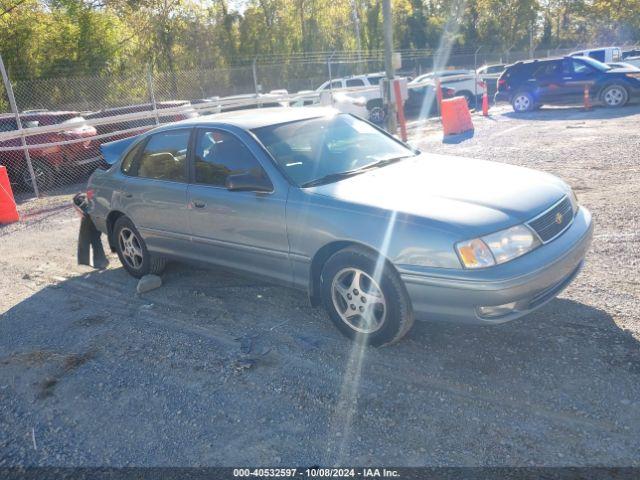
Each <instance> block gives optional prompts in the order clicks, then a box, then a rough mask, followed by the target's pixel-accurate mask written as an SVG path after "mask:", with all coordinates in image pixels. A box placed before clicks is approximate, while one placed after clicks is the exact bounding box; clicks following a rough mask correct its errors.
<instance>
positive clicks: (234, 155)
mask: <svg viewBox="0 0 640 480" xmlns="http://www.w3.org/2000/svg"><path fill="white" fill-rule="evenodd" d="M239 135H242V134H241V133H239V134H236V133H233V132H231V131H227V130H223V129H216V128H200V129H198V130H197V133H196V139H195V147H194V152H193V155H192V166H191V183H190V184H189V188H188V202H189V222H190V225H191V232H192V237H193V253H194V254H195V255H197V256H200V257H201V258H203V259H205V260H208V261H211V262H213V263H216V264H219V265H223V266H227V267H231V268H234V269H239V270H244V271H247V272H250V273H252V274H258V275H262V276H265V277H270V278H272V279H275V280H279V281H283V282H286V283H290V282H291V278H292V277H291V268H290V264H289V243H288V240H287V231H286V224H285V206H286V200H287V193H288V188H286V187H283V185H282V184H278V185H276V184H274V183H273V182H272V185H274V188H273V190H272V191H271V192H268V193H264V192H261V193H258V192H251V191H230V190H227V188H226V187H225V182H226V180H227V177H228V176H229V175H235V174H240V173H252V174H254V175H260V176H264V177H265V178H268V175H267V173H266V172H265V169H264V168H263V166H262V165H261V163H260V161H259V160H258V158H257V157H258V156H264V153H263V152H262V150H260V149H259V148H258V147H257V145H255V142H253V144H252V142H251V139H250V137H249V135H247V134H244V136H245V137H247V138H246V139H241V138H240V136H239ZM264 160H265V161H266V160H267V159H264Z"/></svg>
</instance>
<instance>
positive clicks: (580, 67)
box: [573, 60, 593, 75]
mask: <svg viewBox="0 0 640 480" xmlns="http://www.w3.org/2000/svg"><path fill="white" fill-rule="evenodd" d="M591 72H593V68H591V67H590V66H589V65H587V64H586V63H583V62H580V61H578V60H574V61H573V73H577V74H579V75H585V74H588V73H591Z"/></svg>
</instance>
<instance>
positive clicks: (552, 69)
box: [532, 62, 560, 78]
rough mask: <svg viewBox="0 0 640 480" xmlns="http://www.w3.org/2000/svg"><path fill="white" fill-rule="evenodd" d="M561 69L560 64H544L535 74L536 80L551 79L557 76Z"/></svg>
mask: <svg viewBox="0 0 640 480" xmlns="http://www.w3.org/2000/svg"><path fill="white" fill-rule="evenodd" d="M559 69H560V63H559V62H544V63H542V64H541V65H540V66H539V67H538V68H537V69H536V71H535V72H534V73H533V75H532V76H533V77H534V78H543V77H550V76H552V75H557V74H558V72H559Z"/></svg>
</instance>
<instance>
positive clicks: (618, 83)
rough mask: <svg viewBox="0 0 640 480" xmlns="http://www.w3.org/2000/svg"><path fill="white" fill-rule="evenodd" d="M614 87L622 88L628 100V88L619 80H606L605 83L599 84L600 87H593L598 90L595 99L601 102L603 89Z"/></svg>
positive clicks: (629, 93) (629, 94)
mask: <svg viewBox="0 0 640 480" xmlns="http://www.w3.org/2000/svg"><path fill="white" fill-rule="evenodd" d="M614 85H615V86H618V87H622V88H623V89H624V90H625V91H626V92H627V98H630V96H631V92H630V91H629V86H628V85H627V84H626V83H625V82H623V81H621V80H620V79H610V80H607V81H606V82H603V83H601V84H600V85H597V84H596V85H594V87H597V88H598V94H597V96H596V98H597V99H598V100H599V101H602V100H603V99H602V95H603V94H604V91H605V89H607V88H608V87H611V86H614Z"/></svg>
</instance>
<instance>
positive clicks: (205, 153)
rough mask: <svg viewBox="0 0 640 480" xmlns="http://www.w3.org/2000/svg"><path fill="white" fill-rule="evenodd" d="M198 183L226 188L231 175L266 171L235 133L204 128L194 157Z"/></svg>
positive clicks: (263, 175) (263, 173)
mask: <svg viewBox="0 0 640 480" xmlns="http://www.w3.org/2000/svg"><path fill="white" fill-rule="evenodd" d="M193 160H194V170H195V182H196V183H200V184H205V185H213V186H216V187H224V185H225V182H226V181H227V177H228V176H229V175H237V174H240V173H251V174H253V175H255V176H257V177H266V173H265V172H264V170H263V169H262V167H261V166H260V163H259V162H258V160H257V159H256V158H255V157H254V156H253V154H252V153H251V151H250V150H249V148H248V147H247V146H246V145H245V144H244V143H243V142H242V141H241V140H240V139H239V138H238V137H236V136H235V135H233V134H231V133H227V132H224V131H221V130H200V132H199V133H198V139H197V143H196V149H195V153H194V156H193Z"/></svg>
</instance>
